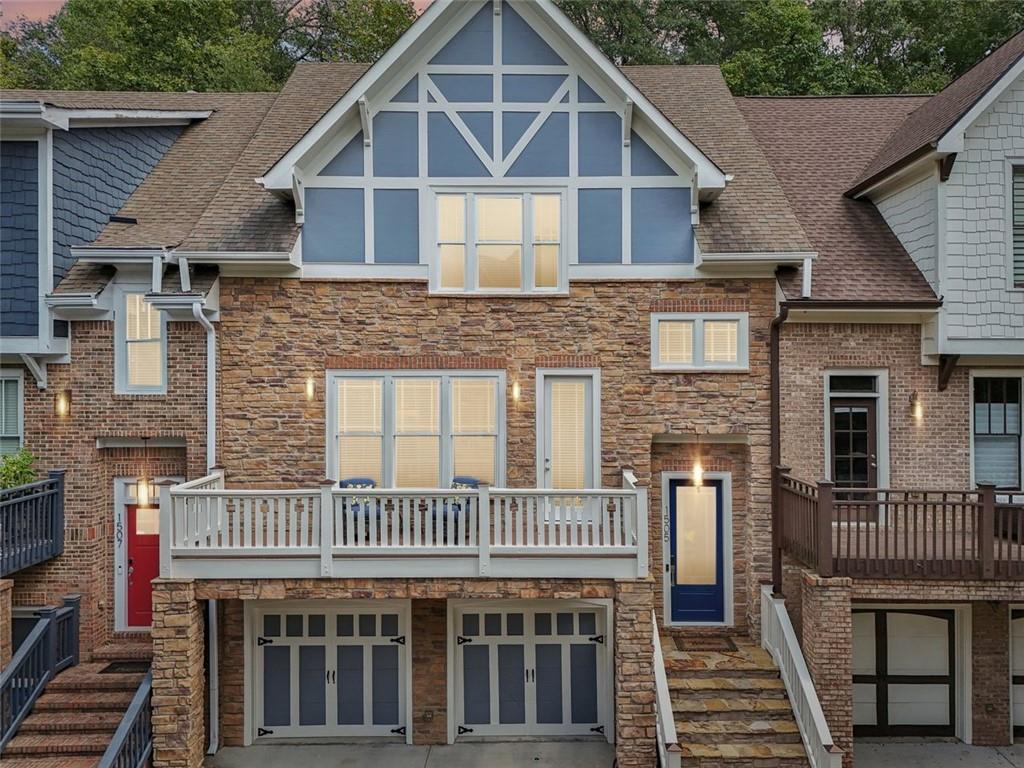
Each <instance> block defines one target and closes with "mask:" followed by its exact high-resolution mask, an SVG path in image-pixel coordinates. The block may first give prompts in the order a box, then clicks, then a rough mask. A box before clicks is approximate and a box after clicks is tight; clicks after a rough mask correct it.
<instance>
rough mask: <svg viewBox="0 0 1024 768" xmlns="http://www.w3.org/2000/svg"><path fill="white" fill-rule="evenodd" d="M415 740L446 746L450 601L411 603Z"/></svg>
mask: <svg viewBox="0 0 1024 768" xmlns="http://www.w3.org/2000/svg"><path fill="white" fill-rule="evenodd" d="M410 629H411V634H412V723H411V725H412V741H413V744H447V743H448V719H447V706H448V703H447V698H446V697H447V685H446V682H447V669H446V665H447V661H448V651H447V648H446V646H445V643H446V638H447V634H448V614H447V601H445V600H413V601H412V627H411V628H410Z"/></svg>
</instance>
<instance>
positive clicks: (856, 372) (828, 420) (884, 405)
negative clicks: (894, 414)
mask: <svg viewBox="0 0 1024 768" xmlns="http://www.w3.org/2000/svg"><path fill="white" fill-rule="evenodd" d="M831 376H873V377H875V378H876V379H878V391H877V392H843V391H841V390H837V391H835V392H833V391H832V390H831V389H830V387H829V377H831ZM822 391H823V392H824V395H825V397H824V409H823V410H824V419H825V423H824V426H825V432H824V435H825V446H824V447H825V451H824V456H825V466H824V467H823V468H822V469H823V472H822V474H823V475H824V477H825V479H826V480H828V481H830V482H831V480H832V398H833V397H836V398H844V397H856V398H863V399H869V398H874V399H876V400H877V401H878V405H877V406H876V408H875V418H876V420H877V423H876V424H875V440H876V442H877V446H876V447H877V449H878V459H877V461H878V467H877V469H878V473H877V474H878V487H879V488H888V487H889V371H888V369H886V368H828V369H826V370H825V371H824V373H823V380H822Z"/></svg>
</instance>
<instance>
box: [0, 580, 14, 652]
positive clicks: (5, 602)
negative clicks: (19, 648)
mask: <svg viewBox="0 0 1024 768" xmlns="http://www.w3.org/2000/svg"><path fill="white" fill-rule="evenodd" d="M13 587H14V582H13V581H11V580H10V579H0V669H3V668H4V667H6V666H7V662H9V661H10V660H11V654H12V647H13V643H14V638H13V637H12V633H13V631H14V622H13V620H12V617H11V590H12V588H13Z"/></svg>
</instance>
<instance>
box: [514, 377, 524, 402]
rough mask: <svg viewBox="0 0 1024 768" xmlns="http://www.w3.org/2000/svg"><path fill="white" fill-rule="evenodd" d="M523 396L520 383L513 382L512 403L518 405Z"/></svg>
mask: <svg viewBox="0 0 1024 768" xmlns="http://www.w3.org/2000/svg"><path fill="white" fill-rule="evenodd" d="M521 394H522V390H521V389H520V388H519V382H518V381H513V382H512V401H513V402H516V403H518V402H519V395H521Z"/></svg>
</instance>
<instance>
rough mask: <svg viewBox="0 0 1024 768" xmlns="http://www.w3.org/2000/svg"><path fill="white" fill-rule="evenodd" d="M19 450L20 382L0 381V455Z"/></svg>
mask: <svg viewBox="0 0 1024 768" xmlns="http://www.w3.org/2000/svg"><path fill="white" fill-rule="evenodd" d="M19 448H21V380H20V379H16V378H13V377H12V378H8V379H0V455H6V454H8V453H15V452H17V451H18V449H19Z"/></svg>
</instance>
